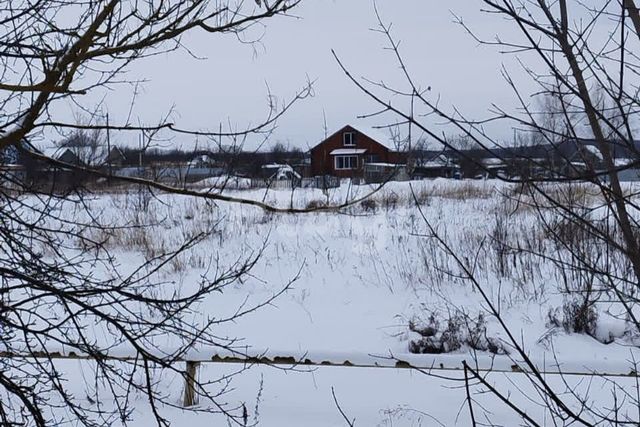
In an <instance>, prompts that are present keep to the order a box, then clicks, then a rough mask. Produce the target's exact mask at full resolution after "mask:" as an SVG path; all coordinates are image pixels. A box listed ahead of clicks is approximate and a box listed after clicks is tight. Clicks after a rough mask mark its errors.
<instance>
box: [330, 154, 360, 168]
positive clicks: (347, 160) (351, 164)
mask: <svg viewBox="0 0 640 427" xmlns="http://www.w3.org/2000/svg"><path fill="white" fill-rule="evenodd" d="M335 162H336V169H358V156H336V160H335Z"/></svg>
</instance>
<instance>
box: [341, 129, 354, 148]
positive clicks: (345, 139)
mask: <svg viewBox="0 0 640 427" xmlns="http://www.w3.org/2000/svg"><path fill="white" fill-rule="evenodd" d="M342 144H343V145H345V146H348V147H353V146H354V145H356V138H355V134H354V133H353V132H345V133H343V134H342Z"/></svg>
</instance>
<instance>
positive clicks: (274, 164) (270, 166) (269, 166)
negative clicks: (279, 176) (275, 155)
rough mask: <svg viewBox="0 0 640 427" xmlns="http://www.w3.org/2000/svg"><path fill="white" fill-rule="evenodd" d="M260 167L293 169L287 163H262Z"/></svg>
mask: <svg viewBox="0 0 640 427" xmlns="http://www.w3.org/2000/svg"><path fill="white" fill-rule="evenodd" d="M262 169H286V170H293V168H292V167H291V166H289V165H281V164H278V163H269V164H266V165H262Z"/></svg>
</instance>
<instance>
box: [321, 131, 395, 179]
mask: <svg viewBox="0 0 640 427" xmlns="http://www.w3.org/2000/svg"><path fill="white" fill-rule="evenodd" d="M346 132H353V133H354V135H355V145H352V146H345V145H344V143H343V135H344V134H345V133H346ZM339 148H355V149H366V150H367V152H366V153H365V154H361V155H358V166H359V167H358V169H348V170H336V169H335V164H334V158H335V156H332V155H330V154H329V153H331V152H332V151H333V150H336V149H339ZM370 155H377V156H378V158H377V159H376V162H380V163H399V162H400V157H401V156H400V154H399V153H394V152H392V151H390V150H389V149H388V148H387V147H385V146H384V145H382V144H380V143H378V142H376V141H375V140H374V139H372V138H370V137H368V136H367V135H365V134H363V133H360V132H358V131H357V130H356V129H354V128H353V127H351V126H345V127H344V128H342V129H340V130H339V131H338V132H336V133H334V134H333V135H331V136H330V137H328V138H327V139H325V140H324V141H323V142H321V143H320V144H318V145H316V146H315V147H313V148H312V149H311V173H312V174H313V175H314V176H320V175H332V176H337V177H341V178H350V177H362V176H363V167H362V166H363V164H364V161H365V159H366V158H367V156H370Z"/></svg>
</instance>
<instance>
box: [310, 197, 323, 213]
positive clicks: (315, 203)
mask: <svg viewBox="0 0 640 427" xmlns="http://www.w3.org/2000/svg"><path fill="white" fill-rule="evenodd" d="M325 206H327V204H326V203H325V202H324V201H323V200H319V199H313V200H309V202H308V203H307V209H309V210H312V209H320V208H324V207H325Z"/></svg>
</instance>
